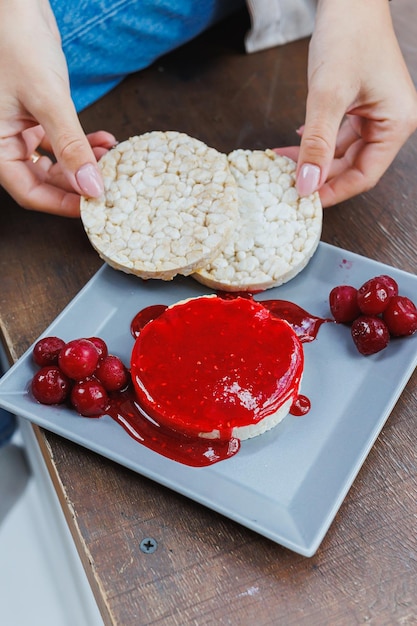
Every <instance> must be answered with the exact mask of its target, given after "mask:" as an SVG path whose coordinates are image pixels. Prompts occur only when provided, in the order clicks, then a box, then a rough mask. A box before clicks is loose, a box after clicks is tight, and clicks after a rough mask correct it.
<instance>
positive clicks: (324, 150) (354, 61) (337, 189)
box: [277, 0, 417, 206]
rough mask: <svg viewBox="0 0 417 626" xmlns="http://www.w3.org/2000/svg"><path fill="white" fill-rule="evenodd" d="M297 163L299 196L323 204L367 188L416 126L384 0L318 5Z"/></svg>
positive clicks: (416, 112)
mask: <svg viewBox="0 0 417 626" xmlns="http://www.w3.org/2000/svg"><path fill="white" fill-rule="evenodd" d="M308 87H309V88H308V97H307V108H306V119H305V124H304V126H303V128H302V130H301V131H300V134H301V145H300V147H295V146H293V147H290V148H282V149H278V150H277V152H279V153H280V154H285V155H287V156H289V157H291V158H292V159H294V160H296V161H297V188H298V190H299V192H300V193H301V194H302V195H309V194H310V193H312V192H313V191H315V190H316V189H319V190H320V197H321V200H322V203H323V206H330V205H334V204H336V203H338V202H341V201H343V200H346V199H348V198H350V197H352V196H355V195H357V194H359V193H362V192H364V191H367V190H368V189H370V188H372V187H373V186H374V185H375V184H376V183H377V182H378V180H379V179H380V178H381V176H382V175H383V173H384V172H385V171H386V169H387V168H388V167H389V165H390V164H391V162H392V161H393V160H394V158H395V156H396V155H397V153H398V151H399V150H400V148H401V147H402V145H403V144H404V143H405V142H406V140H407V139H408V138H409V137H410V135H411V134H412V133H413V132H414V131H415V129H416V128H417V94H416V90H415V87H414V85H413V83H412V80H411V78H410V75H409V73H408V70H407V68H406V65H405V62H404V59H403V56H402V54H401V51H400V49H399V45H398V42H397V39H396V36H395V33H394V30H393V25H392V21H391V15H390V8H389V3H388V0H366V2H364V0H319V6H318V12H317V19H316V27H315V30H314V33H313V36H312V39H311V43H310V50H309V63H308Z"/></svg>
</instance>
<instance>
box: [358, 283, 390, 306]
mask: <svg viewBox="0 0 417 626" xmlns="http://www.w3.org/2000/svg"><path fill="white" fill-rule="evenodd" d="M389 299H390V296H389V292H388V287H387V286H386V283H385V282H383V281H382V280H380V279H379V278H378V277H375V278H370V279H369V280H367V281H366V282H365V283H364V284H363V285H362V286H361V287H359V289H358V305H359V308H360V310H361V312H362V313H363V314H364V315H379V314H380V313H382V312H383V311H384V310H385V309H386V307H387V305H388V302H389Z"/></svg>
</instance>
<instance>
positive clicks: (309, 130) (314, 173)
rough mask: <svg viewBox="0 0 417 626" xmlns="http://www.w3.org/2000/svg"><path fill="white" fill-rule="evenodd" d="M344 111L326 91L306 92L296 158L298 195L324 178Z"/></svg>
mask: <svg viewBox="0 0 417 626" xmlns="http://www.w3.org/2000/svg"><path fill="white" fill-rule="evenodd" d="M344 113H345V111H344V110H341V109H340V108H339V107H338V106H337V103H336V102H335V100H334V99H332V98H331V96H330V95H329V94H328V93H324V94H323V93H321V94H318V93H317V94H315V93H314V92H311V91H310V92H309V95H308V97H307V110H306V119H305V124H304V127H303V132H302V136H301V144H300V150H299V154H298V161H297V174H296V187H297V191H298V193H299V194H300V196H309V195H310V194H312V193H314V192H315V191H317V190H318V189H319V188H320V187H321V186H322V185H323V183H324V182H325V181H326V178H327V175H328V173H329V170H330V166H331V163H332V160H333V158H334V154H335V149H336V140H337V134H338V132H339V128H340V124H341V122H342V119H343V116H344Z"/></svg>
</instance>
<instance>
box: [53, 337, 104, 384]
mask: <svg viewBox="0 0 417 626" xmlns="http://www.w3.org/2000/svg"><path fill="white" fill-rule="evenodd" d="M98 360H99V353H98V351H97V348H96V347H95V345H94V344H93V343H92V342H91V341H89V340H88V339H73V340H72V341H70V342H68V343H67V344H65V346H64V347H63V348H62V350H61V352H60V353H59V357H58V365H59V367H60V368H61V369H62V371H63V372H64V374H66V375H67V376H69V378H72V379H74V380H82V379H83V378H87V377H88V376H91V375H92V374H93V372H94V370H95V369H96V367H97V363H98Z"/></svg>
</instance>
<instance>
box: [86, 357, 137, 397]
mask: <svg viewBox="0 0 417 626" xmlns="http://www.w3.org/2000/svg"><path fill="white" fill-rule="evenodd" d="M94 376H95V377H96V378H98V379H99V381H100V382H101V383H102V384H103V387H104V388H105V389H106V390H107V391H118V390H119V389H123V388H124V387H126V385H127V383H128V381H129V378H128V372H127V369H126V367H125V366H124V364H123V362H122V361H121V359H119V357H118V356H114V355H113V354H109V355H107V356H106V357H105V358H104V359H102V360H101V361H100V362H99V364H98V366H97V369H96V371H95V373H94Z"/></svg>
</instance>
